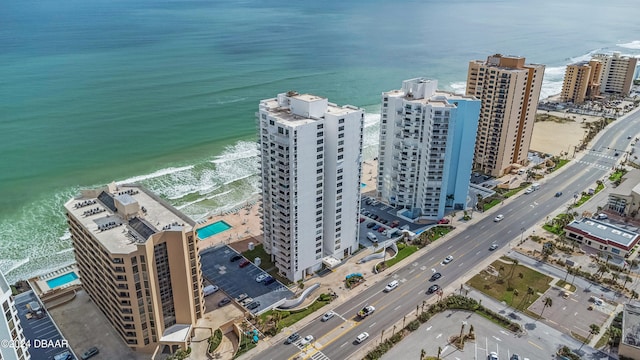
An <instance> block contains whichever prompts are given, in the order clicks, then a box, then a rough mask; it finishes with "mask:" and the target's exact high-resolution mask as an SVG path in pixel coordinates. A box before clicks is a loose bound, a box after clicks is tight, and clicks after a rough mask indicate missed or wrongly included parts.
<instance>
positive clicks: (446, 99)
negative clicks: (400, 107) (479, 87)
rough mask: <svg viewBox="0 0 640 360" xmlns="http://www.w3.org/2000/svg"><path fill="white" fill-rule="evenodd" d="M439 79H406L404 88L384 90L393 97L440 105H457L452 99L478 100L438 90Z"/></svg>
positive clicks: (451, 106) (452, 106)
mask: <svg viewBox="0 0 640 360" xmlns="http://www.w3.org/2000/svg"><path fill="white" fill-rule="evenodd" d="M437 86H438V81H437V80H430V79H426V78H414V79H409V80H405V81H404V82H403V88H402V89H395V90H390V91H387V92H384V94H385V95H387V96H391V97H402V98H403V99H404V100H406V101H408V102H412V103H420V104H425V105H426V104H431V105H435V106H440V107H450V108H454V107H456V105H455V104H453V103H452V102H451V100H477V98H476V97H474V96H467V95H463V94H456V93H453V92H449V91H443V90H437V89H436V88H437Z"/></svg>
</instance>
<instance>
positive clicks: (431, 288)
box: [427, 285, 440, 294]
mask: <svg viewBox="0 0 640 360" xmlns="http://www.w3.org/2000/svg"><path fill="white" fill-rule="evenodd" d="M438 290H440V286H438V285H431V286H429V288H428V289H427V294H433V293H434V292H436V291H438Z"/></svg>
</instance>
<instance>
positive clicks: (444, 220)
mask: <svg viewBox="0 0 640 360" xmlns="http://www.w3.org/2000/svg"><path fill="white" fill-rule="evenodd" d="M450 221H451V220H449V219H440V220H438V224H448V223H449V222H450Z"/></svg>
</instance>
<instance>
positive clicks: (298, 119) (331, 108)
mask: <svg viewBox="0 0 640 360" xmlns="http://www.w3.org/2000/svg"><path fill="white" fill-rule="evenodd" d="M288 99H294V100H298V101H302V102H304V103H306V104H307V105H308V106H310V105H311V104H313V103H320V106H323V107H324V108H323V109H322V112H321V114H300V113H295V112H294V111H292V107H291V106H290V105H289V104H285V103H284V101H286V100H288ZM322 103H324V105H322ZM260 108H261V109H264V110H266V111H268V112H269V113H271V114H272V115H273V116H274V117H275V118H277V119H278V120H279V121H284V122H288V125H290V126H299V125H304V124H308V123H312V122H315V121H317V120H319V119H323V118H324V116H325V114H332V115H335V116H340V115H348V114H351V113H354V112H361V111H362V109H360V108H358V107H355V106H353V105H342V106H340V105H337V104H334V103H331V102H329V101H328V100H327V98H324V97H321V96H317V95H313V94H298V93H297V92H295V91H289V92H287V93H284V94H279V95H278V97H275V98H271V99H264V100H262V101H260Z"/></svg>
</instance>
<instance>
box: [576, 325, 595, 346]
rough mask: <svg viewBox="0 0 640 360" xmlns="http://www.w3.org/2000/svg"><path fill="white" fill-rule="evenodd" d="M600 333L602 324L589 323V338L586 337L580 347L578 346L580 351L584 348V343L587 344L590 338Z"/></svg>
mask: <svg viewBox="0 0 640 360" xmlns="http://www.w3.org/2000/svg"><path fill="white" fill-rule="evenodd" d="M599 333H600V326H598V325H596V324H591V325H589V335H587V338H586V339H584V341H583V342H582V345H580V348H578V351H579V350H580V349H582V346H583V345H584V344H586V343H587V342H588V341H589V338H590V337H591V336H593V335H598V334H599Z"/></svg>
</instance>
